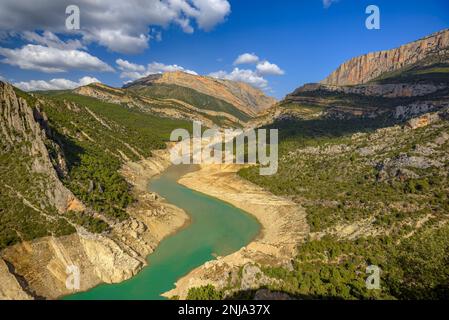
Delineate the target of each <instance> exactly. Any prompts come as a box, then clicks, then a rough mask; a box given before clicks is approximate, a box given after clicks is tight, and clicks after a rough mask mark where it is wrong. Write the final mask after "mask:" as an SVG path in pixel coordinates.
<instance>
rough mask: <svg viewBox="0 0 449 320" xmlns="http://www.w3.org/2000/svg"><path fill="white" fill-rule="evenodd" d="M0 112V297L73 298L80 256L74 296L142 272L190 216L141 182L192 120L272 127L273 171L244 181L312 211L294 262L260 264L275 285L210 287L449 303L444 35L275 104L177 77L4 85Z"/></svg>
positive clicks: (240, 86)
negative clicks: (377, 269) (79, 282)
mask: <svg viewBox="0 0 449 320" xmlns="http://www.w3.org/2000/svg"><path fill="white" fill-rule="evenodd" d="M0 103H1V110H0V127H1V131H0V137H1V139H0V140H1V142H0V146H1V153H0V171H1V177H2V181H1V184H2V185H1V188H0V202H1V207H0V250H1V251H0V252H1V253H0V280H1V281H0V298H11V299H17V298H30V299H31V298H57V297H60V296H62V295H64V294H67V293H69V291H68V289H67V288H65V284H64V281H63V279H65V278H64V277H65V268H66V266H67V265H69V264H71V262H74V261H76V262H78V263H79V264H81V265H83V266H84V267H85V270H86V271H84V272H85V274H84V276H85V277H86V278H87V279H88V280H87V281H85V282H83V287H82V288H81V290H87V289H88V288H90V287H93V286H95V285H97V284H99V283H103V282H106V283H113V282H120V281H123V280H125V279H128V278H130V277H131V276H133V275H135V274H136V273H137V272H138V271H139V270H140V269H141V268H142V267H143V266H144V265H145V264H146V261H145V257H146V256H147V255H148V254H149V253H151V252H152V251H153V250H154V248H155V247H156V246H157V244H158V243H159V242H160V241H161V239H162V238H164V237H165V236H166V235H168V234H170V233H171V232H173V231H174V230H176V229H177V228H180V227H181V226H182V225H183V224H184V222H185V221H186V220H187V218H186V217H185V214H184V213H182V212H180V211H179V210H177V209H176V208H173V207H170V206H167V205H166V204H165V203H164V201H163V200H162V199H159V198H158V195H156V194H151V193H148V192H147V191H146V182H147V181H141V180H140V178H139V177H140V176H142V175H143V173H146V176H147V177H149V176H151V175H154V174H157V173H160V172H161V171H163V170H164V169H165V168H166V167H167V166H169V161H168V158H167V152H166V151H165V152H164V151H161V150H164V149H166V147H167V143H168V140H169V135H170V133H171V131H172V130H173V129H176V128H186V129H188V130H190V129H191V126H192V122H191V121H192V120H199V121H202V122H203V123H204V124H205V125H206V126H208V127H212V126H220V127H238V128H243V127H246V128H249V127H264V128H275V129H279V133H280V148H279V150H280V155H279V159H280V163H279V168H280V169H279V173H278V174H276V175H274V176H272V177H261V176H258V175H257V174H256V172H257V168H255V167H250V168H244V169H242V170H241V171H239V175H240V177H241V178H244V179H246V180H248V181H250V182H252V183H254V184H256V185H258V186H260V187H262V188H264V189H265V190H267V191H269V192H271V193H273V194H274V195H276V196H279V197H285V198H288V199H290V200H292V201H293V202H294V203H296V204H297V205H298V206H302V207H304V208H305V210H306V212H307V223H308V225H309V227H310V234H309V235H308V240H307V242H306V243H304V244H303V245H302V246H300V247H299V248H298V252H297V255H295V256H294V257H292V258H291V263H290V265H289V266H286V265H281V264H279V263H275V262H274V263H266V264H264V263H265V262H264V261H255V263H257V264H258V265H259V266H260V268H261V270H263V271H261V272H262V273H264V278H263V279H268V280H267V282H266V283H259V282H257V281H256V282H257V283H256V284H255V286H254V288H253V289H254V290H253V289H251V290H249V292H248V290H247V291H245V290H244V289H245V288H243V286H242V283H241V282H238V281H236V282H235V283H233V287H232V288H231V289H229V288H223V287H221V288H220V287H219V286H218V285H217V286H216V288H215V289H214V290H222V291H223V292H222V293H223V294H224V295H225V296H226V295H229V296H234V297H241V295H242V294H243V293H245V294H250V295H252V296H251V297H253V296H254V294H255V293H256V291H257V290H256V289H258V288H259V287H263V286H267V285H268V286H269V287H270V288H271V289H272V290H273V291H278V292H284V293H285V294H287V295H288V296H289V297H296V298H298V297H302V298H304V297H319V298H326V297H334V298H348V299H353V298H392V299H396V298H398V299H410V298H412V299H413V298H440V297H447V294H448V286H447V283H449V282H448V280H449V278H448V274H447V272H446V271H445V269H446V266H447V263H448V261H447V257H448V256H449V251H448V250H449V246H448V243H449V237H448V235H449V232H448V229H447V226H448V224H447V222H448V221H449V217H448V212H449V207H448V190H449V185H448V181H449V180H448V172H449V168H448V163H449V159H448V154H449V152H448V151H449V149H448V148H449V136H448V132H449V131H448V130H449V129H448V125H449V122H448V121H449V117H448V112H449V111H448V110H449V30H443V31H441V32H438V33H435V34H432V35H429V36H428V37H426V38H423V39H421V40H418V41H415V42H413V43H410V44H406V45H404V46H401V47H400V48H397V49H393V50H387V51H380V52H376V53H370V54H367V55H363V56H360V57H356V58H354V59H351V60H349V61H347V62H345V63H344V64H342V65H341V66H340V67H339V68H338V69H337V70H336V71H334V72H333V73H331V74H330V75H329V77H327V78H326V79H324V80H323V81H322V82H320V83H314V84H306V85H304V86H302V87H300V88H298V89H296V90H294V91H293V92H292V93H291V94H289V95H287V96H286V97H285V98H284V99H283V100H282V101H279V102H278V101H276V100H275V99H273V98H271V97H268V96H267V95H265V94H264V93H263V92H262V91H260V90H257V89H255V88H253V87H251V86H249V85H247V84H244V83H239V82H233V81H229V80H219V79H215V78H211V77H206V76H197V75H192V74H188V73H184V72H170V73H164V74H157V75H150V76H147V77H145V78H142V79H139V80H136V81H134V82H131V83H128V84H126V85H125V86H124V87H123V88H113V87H109V86H107V85H105V84H101V83H93V84H90V85H88V86H83V87H79V88H77V89H74V90H66V91H48V92H32V93H25V92H23V91H21V90H19V89H17V88H14V87H13V86H12V85H10V84H7V83H3V82H1V83H0ZM18 160H19V161H18ZM330 186H332V187H330ZM422 257H426V259H427V260H426V259H423V258H422ZM337 262H338V263H337ZM369 264H379V265H381V266H382V268H383V269H385V272H386V274H387V280H386V289H385V290H384V291H382V292H370V293H368V294H365V293H364V292H362V290H361V288H360V283H359V282H357V281H358V280H360V279H359V276H355V275H356V274H358V273H357V272H361V271H360V270H362V269H363V268H362V269H360V266H363V267H365V266H366V265H369ZM229 268H230V269H226V268H223V270H222V271H223V277H225V276H226V274H228V272H231V271H235V270H232V267H229ZM418 269H419V272H418V271H417V270H418ZM314 270H315V271H316V270H321V271H320V272H318V273H317V272H314ZM362 271H363V272H364V270H362ZM407 272H408V273H407ZM237 274H238V272H237ZM415 274H418V276H417V277H415V278H413V275H415ZM331 275H332V277H331ZM412 278H413V281H411V279H412ZM211 281H212V280H211ZM212 282H213V281H212ZM226 290H227V291H226ZM244 291H245V292H244ZM190 298H194V296H193V295H192V296H190Z"/></svg>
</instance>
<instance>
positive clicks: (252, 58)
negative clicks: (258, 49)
mask: <svg viewBox="0 0 449 320" xmlns="http://www.w3.org/2000/svg"><path fill="white" fill-rule="evenodd" d="M257 62H259V57H258V56H256V55H255V54H254V53H244V54H241V55H239V56H238V57H237V59H235V61H234V65H239V64H256V63H257Z"/></svg>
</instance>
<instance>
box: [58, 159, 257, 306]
mask: <svg viewBox="0 0 449 320" xmlns="http://www.w3.org/2000/svg"><path fill="white" fill-rule="evenodd" d="M192 170H194V167H193V166H172V167H171V168H169V169H167V170H166V171H165V172H164V173H163V174H162V175H161V176H159V177H156V178H154V179H153V180H152V181H151V183H150V190H151V191H153V192H157V193H158V194H160V195H161V196H162V197H164V198H165V199H166V200H167V201H168V202H170V203H172V204H174V205H176V206H178V207H179V208H182V209H184V210H185V211H186V212H187V213H188V214H189V216H190V217H191V223H190V224H189V225H188V226H187V227H186V228H184V229H183V230H181V231H180V232H178V233H176V234H174V235H171V236H169V237H167V238H166V239H165V240H163V241H162V242H161V243H160V245H159V246H158V247H157V248H156V250H155V251H154V252H153V253H152V254H151V255H150V256H148V258H147V261H148V266H147V267H145V268H144V269H143V270H142V271H141V272H140V273H139V274H137V275H136V276H135V277H133V278H132V279H130V280H128V281H124V282H122V283H119V284H112V285H111V284H103V285H100V286H98V287H95V288H93V289H91V290H89V291H87V292H83V293H78V294H74V295H71V296H67V297H65V299H73V300H89V299H95V300H106V299H139V300H143V299H163V297H161V296H160V295H161V294H162V293H164V292H166V291H169V290H171V289H173V288H174V283H175V282H176V280H178V279H179V278H181V277H182V276H184V275H186V274H187V273H188V272H189V271H191V270H193V269H194V268H196V267H198V266H200V265H202V264H204V263H205V262H206V261H210V260H213V259H214V257H215V256H217V255H219V256H223V255H227V254H230V253H232V252H235V251H237V250H239V249H240V248H241V247H243V246H245V245H247V244H248V243H249V242H250V241H251V240H252V239H253V238H254V237H256V235H257V234H258V232H259V230H260V226H259V224H258V222H257V221H256V219H255V218H253V217H252V216H250V215H248V214H247V213H245V212H244V211H242V210H240V209H237V208H235V207H233V206H232V205H230V204H227V203H225V202H223V201H220V200H218V199H215V198H212V197H209V196H206V195H204V194H202V193H199V192H196V191H193V190H191V189H188V188H186V187H184V186H181V185H180V184H178V183H177V182H176V181H177V180H178V179H179V177H181V176H182V175H184V174H185V173H187V172H189V171H192ZM81 281H82V279H81Z"/></svg>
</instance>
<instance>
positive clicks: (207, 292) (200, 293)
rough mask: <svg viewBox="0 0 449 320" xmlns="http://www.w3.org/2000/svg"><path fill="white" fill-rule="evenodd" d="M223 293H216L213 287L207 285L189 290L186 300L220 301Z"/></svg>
mask: <svg viewBox="0 0 449 320" xmlns="http://www.w3.org/2000/svg"><path fill="white" fill-rule="evenodd" d="M222 299H223V293H222V292H221V291H217V290H216V289H215V287H214V286H212V285H207V286H202V287H197V288H191V289H190V290H189V292H188V294H187V300H222Z"/></svg>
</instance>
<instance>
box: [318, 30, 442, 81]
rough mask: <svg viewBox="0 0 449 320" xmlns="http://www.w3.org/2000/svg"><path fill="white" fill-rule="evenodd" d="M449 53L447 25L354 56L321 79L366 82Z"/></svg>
mask: <svg viewBox="0 0 449 320" xmlns="http://www.w3.org/2000/svg"><path fill="white" fill-rule="evenodd" d="M448 53H449V30H448V29H446V30H443V31H440V32H437V33H434V34H432V35H430V36H428V37H425V38H423V39H420V40H417V41H414V42H412V43H409V44H406V45H403V46H401V47H399V48H397V49H392V50H386V51H378V52H372V53H368V54H365V55H362V56H359V57H356V58H353V59H351V60H349V61H347V62H345V63H343V64H342V65H341V66H339V67H338V69H337V70H336V71H334V72H333V73H331V74H330V75H329V76H328V77H327V78H326V79H325V80H323V81H322V83H323V84H328V85H336V86H345V85H357V84H363V83H367V82H368V81H370V80H373V79H375V78H377V77H379V76H380V75H382V74H384V73H387V72H393V71H396V70H399V69H401V68H404V67H407V66H411V65H413V64H415V63H417V62H419V61H421V60H424V59H427V58H429V57H431V56H437V57H438V56H440V57H443V56H445V55H447V54H448ZM446 59H447V57H446Z"/></svg>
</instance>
